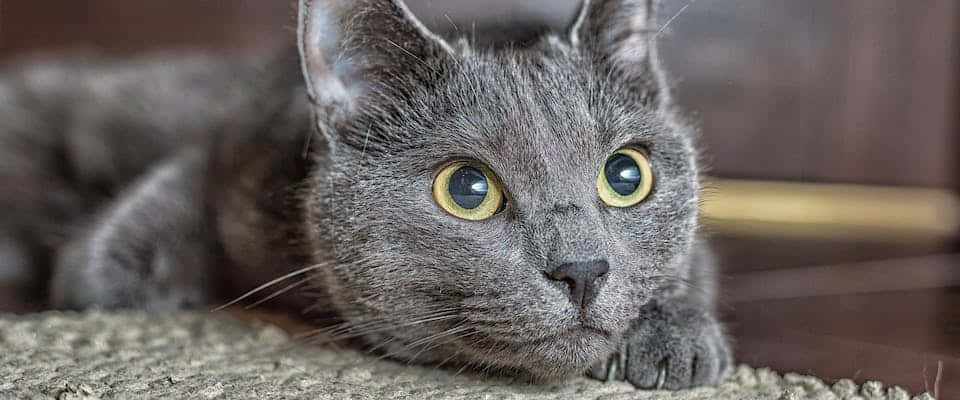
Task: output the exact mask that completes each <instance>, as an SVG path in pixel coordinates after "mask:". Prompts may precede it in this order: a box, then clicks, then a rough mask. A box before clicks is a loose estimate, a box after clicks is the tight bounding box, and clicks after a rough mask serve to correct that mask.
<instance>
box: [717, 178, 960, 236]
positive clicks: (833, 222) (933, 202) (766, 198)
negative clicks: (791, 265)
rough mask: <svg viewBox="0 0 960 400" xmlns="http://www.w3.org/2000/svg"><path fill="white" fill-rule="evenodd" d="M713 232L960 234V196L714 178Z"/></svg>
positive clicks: (942, 191) (920, 190) (943, 192)
mask: <svg viewBox="0 0 960 400" xmlns="http://www.w3.org/2000/svg"><path fill="white" fill-rule="evenodd" d="M704 186H705V188H704V190H703V196H702V199H703V200H702V205H701V210H702V216H703V221H704V222H705V225H706V227H707V230H708V231H709V232H714V233H721V234H733V235H750V236H754V235H776V236H783V237H798V238H821V239H822V238H827V239H846V238H858V239H871V240H892V241H946V240H952V239H956V238H957V237H958V236H960V195H958V194H957V193H956V192H953V191H950V190H945V189H927V188H904V187H881V186H864V185H848V184H822V183H788V182H764V181H746V180H725V179H716V180H708V181H707V182H706V184H705V185H704Z"/></svg>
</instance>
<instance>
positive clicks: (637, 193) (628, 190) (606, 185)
mask: <svg viewBox="0 0 960 400" xmlns="http://www.w3.org/2000/svg"><path fill="white" fill-rule="evenodd" d="M652 189H653V170H652V169H651V168H650V161H649V160H647V156H646V155H644V154H643V153H641V152H640V151H638V150H636V149H633V148H630V147H624V148H622V149H620V150H617V151H616V152H615V153H613V155H612V156H610V158H608V159H607V162H606V163H605V164H604V165H603V171H600V176H598V177H597V191H598V192H599V193H600V198H601V199H603V202H604V203H607V205H609V206H612V207H630V206H632V205H635V204H637V203H640V202H641V201H643V199H646V198H647V196H648V195H650V190H652Z"/></svg>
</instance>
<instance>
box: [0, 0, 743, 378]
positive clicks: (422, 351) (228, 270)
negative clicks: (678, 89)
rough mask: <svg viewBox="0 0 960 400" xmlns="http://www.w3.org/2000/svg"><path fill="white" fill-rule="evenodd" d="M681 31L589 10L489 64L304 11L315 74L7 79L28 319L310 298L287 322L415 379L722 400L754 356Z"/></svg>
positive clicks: (15, 75) (79, 69)
mask: <svg viewBox="0 0 960 400" xmlns="http://www.w3.org/2000/svg"><path fill="white" fill-rule="evenodd" d="M654 11H655V4H654V1H652V0H592V1H590V0H588V1H585V2H584V5H583V8H582V11H581V12H580V13H579V15H578V17H577V18H576V20H575V22H574V23H573V24H572V25H571V27H570V28H569V31H568V32H566V33H564V34H555V33H547V34H544V35H542V36H541V37H539V39H537V40H533V41H525V42H523V43H522V44H521V43H519V42H517V43H514V44H513V45H503V46H485V45H480V44H478V43H477V42H473V41H469V40H465V39H457V40H450V41H447V40H444V39H442V38H440V37H439V36H437V35H435V34H433V33H430V32H429V31H427V29H426V28H424V26H423V25H422V24H421V23H419V22H418V21H417V20H416V19H415V17H414V16H413V15H412V14H411V13H410V11H409V10H408V9H407V8H406V7H405V6H404V5H403V4H402V3H401V2H400V1H399V0H397V1H390V0H314V1H310V0H303V1H302V2H301V4H300V26H299V30H298V36H299V52H290V53H289V54H286V53H284V54H278V55H275V56H271V57H263V56H261V57H256V58H250V59H229V60H227V59H216V58H203V57H181V58H174V57H169V56H167V57H156V58H150V59H142V60H136V61H124V62H119V61H117V60H103V59H101V60H99V61H91V60H89V59H76V60H70V61H67V62H61V63H56V62H48V61H47V62H44V61H38V62H35V63H33V64H31V65H30V66H28V67H23V68H18V69H15V70H11V71H7V72H6V74H5V75H4V79H3V81H2V85H0V107H2V113H3V118H2V119H0V185H2V187H3V188H4V189H3V190H4V195H3V196H2V197H0V209H3V212H2V214H0V272H2V273H3V275H2V276H4V277H5V278H4V280H5V281H6V283H4V285H5V286H6V287H7V288H8V289H10V290H8V291H7V293H14V292H13V291H12V290H13V289H19V290H20V292H21V293H22V294H24V295H27V294H30V293H34V292H36V291H37V290H38V289H37V288H38V287H39V286H40V285H41V284H40V283H38V282H40V281H42V280H45V279H47V278H46V277H49V279H51V280H52V285H50V288H49V299H50V306H53V307H57V308H74V309H79V308H86V307H91V306H101V307H108V308H127V307H132V308H141V309H148V310H166V309H177V308H191V307H194V308H195V307H203V306H209V305H211V304H215V302H217V301H223V300H225V299H230V298H233V297H236V296H237V295H239V294H241V293H243V292H244V291H246V290H249V289H250V288H253V287H255V286H257V285H259V284H261V283H263V282H265V281H268V280H270V279H273V278H276V277H278V276H282V275H286V276H287V278H289V279H286V280H282V282H279V283H278V285H277V286H274V287H273V288H271V289H272V290H274V291H275V292H276V293H277V294H285V295H284V296H281V297H280V298H278V299H277V300H276V301H277V302H278V304H281V305H283V306H285V307H292V308H295V309H299V310H306V311H318V312H324V313H329V314H331V315H333V316H334V317H335V318H337V319H338V320H339V321H340V323H339V324H337V325H334V326H333V328H332V329H331V330H330V331H329V332H328V333H332V334H334V335H339V336H340V337H355V338H358V339H359V340H360V341H361V342H363V343H364V344H365V345H367V346H369V347H370V348H373V349H376V350H378V351H379V352H381V353H383V354H386V355H389V356H391V357H394V358H398V359H403V360H408V361H416V362H424V363H434V364H454V365H462V366H464V367H473V368H475V369H478V370H488V371H496V372H499V373H509V374H518V375H521V376H528V377H534V378H540V379H556V378H560V377H565V376H570V375H575V374H582V373H588V374H589V375H591V376H593V377H596V378H604V379H610V378H613V379H625V380H627V381H629V382H631V383H633V384H635V385H637V386H639V387H644V388H649V387H666V388H671V389H673V388H683V387H690V386H694V385H702V384H709V383H711V382H713V381H715V380H716V379H717V378H718V377H719V376H721V375H722V373H723V372H724V371H726V370H727V369H728V368H729V366H730V364H731V359H730V351H729V348H728V344H727V341H726V339H725V337H724V334H723V332H722V327H721V326H720V325H719V323H718V322H717V319H716V317H715V311H714V308H715V307H714V301H715V300H714V288H713V286H714V285H713V280H712V279H713V278H712V275H713V272H712V271H713V264H712V261H711V259H710V257H709V254H708V253H707V252H706V251H705V249H704V245H703V244H702V243H700V242H699V241H698V239H697V205H698V189H699V182H698V179H699V176H698V170H697V163H696V152H695V150H694V147H693V145H692V143H691V133H690V129H688V128H687V127H685V126H683V125H682V124H680V123H678V121H677V119H676V118H675V117H674V115H673V113H672V111H671V101H670V98H669V95H668V93H667V90H666V85H665V84H664V78H663V74H662V73H661V70H660V68H659V66H658V58H657V52H656V47H655V46H654V39H655V32H656V30H655V29H654V27H655V24H654V14H655V13H654ZM304 77H305V79H304ZM278 288H282V289H279V290H277V289H278ZM290 289H297V291H298V292H300V295H286V293H287V291H288V290H290ZM267 293H270V292H267ZM6 296H8V297H10V296H11V295H9V294H8V295H6ZM21 297H23V296H21Z"/></svg>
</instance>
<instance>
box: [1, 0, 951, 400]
mask: <svg viewBox="0 0 960 400" xmlns="http://www.w3.org/2000/svg"><path fill="white" fill-rule="evenodd" d="M410 3H411V7H412V8H414V10H415V11H416V12H418V13H419V14H420V15H422V16H423V17H424V20H425V21H426V22H428V23H429V24H434V25H438V24H444V23H446V22H445V21H446V18H445V17H444V14H448V13H449V14H451V15H453V16H455V17H456V18H455V19H463V18H464V17H465V16H466V17H474V18H490V17H496V18H505V17H512V18H518V17H522V16H529V17H535V18H545V19H550V20H553V21H564V20H566V19H567V18H569V14H570V13H572V11H573V10H574V9H575V7H576V4H574V3H575V2H574V1H573V0H563V1H560V0H525V1H509V0H488V1H474V0H417V1H413V0H411V1H410ZM666 3H667V5H666V10H665V12H664V15H665V18H664V19H667V18H669V17H672V16H674V15H675V13H676V12H677V11H678V10H680V9H681V8H684V7H686V8H684V12H683V13H681V14H679V15H678V16H677V17H676V18H675V19H674V20H673V22H672V24H671V25H670V27H669V29H667V31H666V32H665V35H664V36H663V38H662V40H661V44H660V46H661V52H662V54H663V55H664V58H665V60H666V62H667V64H668V69H669V70H670V72H671V74H672V75H673V76H674V77H676V78H677V79H676V82H677V85H676V93H677V96H678V99H679V101H680V103H681V105H682V106H683V108H684V110H685V111H686V112H687V114H688V115H690V117H691V119H692V120H694V121H697V123H698V125H699V126H701V127H702V135H703V137H702V142H703V143H704V144H705V147H706V148H707V149H708V150H709V151H708V152H706V159H707V160H708V163H709V164H710V166H711V172H712V174H713V175H715V176H720V177H727V178H745V179H766V180H786V181H802V182H809V181H814V182H844V183H860V184H881V185H896V186H904V187H916V186H920V187H942V188H950V189H955V188H957V187H958V184H960V176H958V171H960V161H958V160H960V157H958V135H957V124H958V122H960V119H958V116H957V112H956V110H957V101H958V97H957V93H958V89H960V81H958V79H957V75H958V72H960V67H958V56H960V54H958V48H960V46H958V45H960V43H958V40H960V23H958V21H960V2H957V1H955V0H925V1H923V2H912V1H906V0H803V1H796V0H699V1H695V2H690V1H688V0H666ZM294 14H295V10H294V7H293V4H292V3H291V2H289V1H285V0H276V1H268V0H232V1H214V0H167V1H162V2H160V1H132V0H71V1H62V0H0V60H2V61H3V62H13V60H16V59H17V58H19V57H21V56H23V55H25V54H30V53H35V52H57V51H62V50H63V49H69V48H77V47H86V48H95V49H99V50H101V51H106V52H111V53H123V54H132V53H142V52H146V51H150V50H155V49H166V48H171V47H176V48H183V47H190V48H213V49H218V50H229V49H234V50H235V49H243V48H251V47H264V46H275V45H281V44H290V43H292V40H293V37H292V34H293V30H294V23H295V19H294ZM558 23H559V22H558ZM714 239H715V242H716V243H717V246H718V250H719V252H720V254H721V257H722V260H723V264H724V276H723V284H724V285H723V287H724V290H725V292H726V293H727V294H728V295H726V296H725V297H724V302H723V304H722V306H721V308H722V310H723V312H724V313H726V315H727V316H728V317H727V318H728V319H729V321H730V327H731V332H732V334H733V336H734V337H735V338H736V347H737V354H738V357H739V359H740V360H741V361H743V362H748V363H752V364H756V365H771V366H774V367H776V368H778V369H783V370H797V371H800V372H808V373H813V374H817V375H820V376H824V377H827V378H840V377H853V376H855V377H857V378H858V380H861V381H862V380H864V379H883V380H886V381H888V382H892V383H897V384H900V385H904V386H908V387H910V388H912V389H914V390H920V389H925V388H929V389H931V390H932V388H933V387H932V385H933V383H934V379H933V377H934V376H935V375H936V368H937V362H938V361H942V362H944V371H943V373H944V375H943V381H942V382H941V392H942V398H951V397H952V396H960V361H958V357H960V311H958V310H960V307H958V306H960V290H958V289H957V288H956V287H957V286H958V282H957V277H958V275H960V274H958V273H957V272H956V269H957V268H960V257H958V256H957V255H951V253H954V252H956V250H957V248H956V243H957V242H956V238H952V239H949V238H948V240H946V241H943V240H939V241H935V242H930V241H916V240H910V238H902V239H903V240H897V239H885V240H877V239H870V238H862V239H859V238H848V239H844V240H837V239H828V238H826V237H824V238H816V237H813V238H810V237H807V238H803V239H800V238H789V237H786V238H784V237H762V236H751V235H739V236H737V235H718V236H717V237H715V238H714ZM800 283H802V284H800Z"/></svg>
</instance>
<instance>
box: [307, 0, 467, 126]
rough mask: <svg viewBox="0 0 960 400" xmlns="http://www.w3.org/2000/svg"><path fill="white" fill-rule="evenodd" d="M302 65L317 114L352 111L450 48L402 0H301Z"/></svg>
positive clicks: (330, 116) (325, 115)
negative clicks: (368, 97)
mask: <svg viewBox="0 0 960 400" xmlns="http://www.w3.org/2000/svg"><path fill="white" fill-rule="evenodd" d="M299 7H300V8H299V14H300V15H299V24H298V25H299V26H298V29H297V35H298V44H299V50H300V58H301V65H302V68H303V74H304V76H305V78H306V82H307V90H308V94H309V96H310V100H311V101H312V102H313V104H314V107H316V109H317V110H316V111H318V113H319V115H321V116H323V117H325V118H332V117H335V116H336V115H338V114H339V113H342V112H346V113H350V112H351V111H353V110H355V108H356V106H357V105H358V103H360V102H362V101H364V100H365V99H366V98H367V96H369V95H370V94H372V93H374V92H376V91H381V90H383V89H384V88H389V86H391V84H392V83H394V82H393V80H395V79H396V77H397V76H398V75H402V74H403V73H405V72H409V71H411V70H414V69H415V68H418V66H422V65H423V64H424V63H425V60H427V59H428V58H430V57H433V56H436V55H438V54H440V55H442V54H443V53H450V54H452V51H451V49H450V46H449V45H448V44H447V43H446V42H444V41H443V39H441V38H439V37H438V36H436V35H434V34H433V33H431V32H430V31H429V30H427V28H426V27H424V25H423V24H422V23H420V21H419V20H417V18H416V17H415V16H414V15H413V13H411V12H410V10H409V9H408V8H407V7H406V5H404V4H403V2H402V1H400V0H300V5H299Z"/></svg>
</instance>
